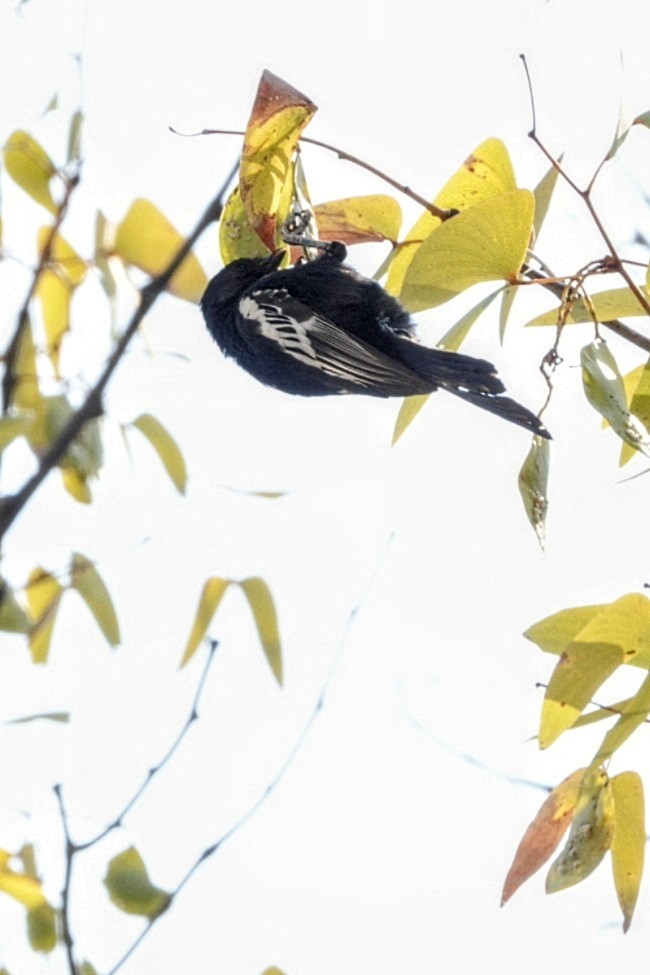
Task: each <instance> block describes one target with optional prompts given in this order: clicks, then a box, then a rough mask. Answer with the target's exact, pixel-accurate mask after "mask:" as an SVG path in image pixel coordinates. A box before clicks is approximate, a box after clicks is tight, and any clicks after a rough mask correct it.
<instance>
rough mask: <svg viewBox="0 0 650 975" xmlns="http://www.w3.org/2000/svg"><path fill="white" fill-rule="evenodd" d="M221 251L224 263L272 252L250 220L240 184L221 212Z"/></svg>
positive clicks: (263, 255) (262, 255)
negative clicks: (240, 190) (245, 208)
mask: <svg viewBox="0 0 650 975" xmlns="http://www.w3.org/2000/svg"><path fill="white" fill-rule="evenodd" d="M219 252H220V254H221V260H222V261H223V263H224V265H226V264H230V263H231V262H232V261H236V260H237V259H238V258H240V257H265V256H266V255H268V254H270V253H271V252H270V250H269V249H268V247H266V246H265V245H264V244H263V243H262V241H261V240H260V238H259V237H258V236H257V234H256V232H255V231H254V230H253V228H252V226H251V225H250V223H249V221H248V217H247V215H246V211H245V210H244V204H243V203H242V198H241V193H240V192H239V187H238V186H236V187H235V189H234V190H233V191H232V193H231V194H230V196H229V197H228V200H227V201H226V205H225V206H224V208H223V212H222V214H221V220H220V221H219Z"/></svg>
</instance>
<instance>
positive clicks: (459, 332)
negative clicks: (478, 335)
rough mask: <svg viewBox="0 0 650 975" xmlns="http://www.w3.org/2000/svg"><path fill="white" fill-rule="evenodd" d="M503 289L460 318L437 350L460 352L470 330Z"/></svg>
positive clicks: (493, 293)
mask: <svg viewBox="0 0 650 975" xmlns="http://www.w3.org/2000/svg"><path fill="white" fill-rule="evenodd" d="M501 290H502V289H501V288H499V290H498V291H493V292H492V294H491V295H488V296H487V297H486V298H482V299H481V301H479V303H478V304H477V305H474V307H473V308H470V310H469V311H468V312H466V313H465V314H464V315H463V317H462V318H460V319H459V320H458V321H457V322H456V324H455V325H452V327H451V328H450V329H449V330H448V331H447V332H445V334H444V335H443V336H442V338H441V339H440V340H439V341H438V342H437V343H436V348H438V349H447V350H448V351H449V352H458V350H459V349H460V347H461V345H462V344H463V342H464V341H465V339H466V338H467V336H468V334H469V330H470V329H471V328H472V326H473V325H474V323H475V322H476V321H478V319H479V318H480V316H481V315H482V314H483V312H484V311H485V309H486V308H488V307H489V306H490V305H491V304H492V302H493V301H494V299H495V298H496V296H497V295H498V294H501Z"/></svg>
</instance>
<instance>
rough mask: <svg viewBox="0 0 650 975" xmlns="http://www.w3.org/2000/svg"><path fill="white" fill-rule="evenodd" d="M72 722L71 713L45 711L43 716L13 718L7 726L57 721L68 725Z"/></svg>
mask: <svg viewBox="0 0 650 975" xmlns="http://www.w3.org/2000/svg"><path fill="white" fill-rule="evenodd" d="M69 720H70V712H69V711H44V712H43V713H42V714H29V715H27V717H25V718H11V720H9V721H5V722H4V723H5V724H29V723H30V722H31V721H57V722H60V723H61V724H67V723H68V721H69Z"/></svg>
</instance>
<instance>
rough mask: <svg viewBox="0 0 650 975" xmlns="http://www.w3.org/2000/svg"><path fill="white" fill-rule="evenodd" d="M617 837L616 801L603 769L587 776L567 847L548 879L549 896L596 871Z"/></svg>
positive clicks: (581, 790)
mask: <svg viewBox="0 0 650 975" xmlns="http://www.w3.org/2000/svg"><path fill="white" fill-rule="evenodd" d="M613 835H614V801H613V798H612V790H611V786H610V783H609V779H608V777H607V774H606V773H605V772H604V770H603V769H596V770H595V771H592V772H588V773H587V774H585V776H584V778H583V780H582V786H581V788H580V795H579V796H578V800H577V803H576V808H575V813H574V816H573V823H572V825H571V831H570V833H569V838H568V839H567V842H566V845H565V847H564V849H563V850H562V852H561V853H560V855H559V857H558V858H557V860H555V862H554V863H553V864H552V865H551V868H550V870H549V872H548V876H547V877H546V893H547V894H554V893H556V891H558V890H565V889H566V888H567V887H571V886H573V884H578V883H580V882H581V881H582V880H584V879H585V878H586V877H588V876H589V874H590V873H593V871H594V870H595V869H596V867H597V866H598V864H599V863H600V862H601V860H602V859H603V857H604V856H605V854H606V853H607V851H608V850H609V848H610V846H611V843H612V838H613Z"/></svg>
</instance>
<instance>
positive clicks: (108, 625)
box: [70, 552, 121, 647]
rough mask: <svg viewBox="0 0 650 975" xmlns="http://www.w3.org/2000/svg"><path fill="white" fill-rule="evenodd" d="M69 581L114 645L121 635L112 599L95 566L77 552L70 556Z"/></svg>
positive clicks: (109, 641)
mask: <svg viewBox="0 0 650 975" xmlns="http://www.w3.org/2000/svg"><path fill="white" fill-rule="evenodd" d="M70 582H71V585H72V587H73V588H74V589H76V590H77V592H78V593H79V595H80V596H81V598H82V599H83V600H84V602H85V604H86V606H87V607H88V609H89V610H90V612H91V613H92V614H93V616H94V617H95V619H96V620H97V623H98V625H99V628H100V630H101V631H102V633H103V634H104V636H105V638H106V640H107V641H108V643H109V644H110V645H111V646H112V647H116V646H117V645H118V644H119V642H120V639H121V637H120V627H119V623H118V622H117V615H116V613H115V607H114V606H113V600H112V599H111V596H110V593H109V591H108V589H107V588H106V585H105V584H104V580H103V579H102V577H101V576H100V574H99V572H98V571H97V567H96V566H95V565H94V563H93V562H91V561H90V559H87V558H86V557H85V555H80V554H79V552H74V553H73V556H72V565H71V566H70Z"/></svg>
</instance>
